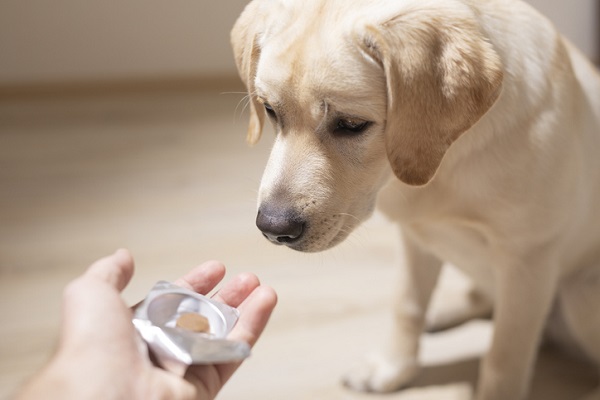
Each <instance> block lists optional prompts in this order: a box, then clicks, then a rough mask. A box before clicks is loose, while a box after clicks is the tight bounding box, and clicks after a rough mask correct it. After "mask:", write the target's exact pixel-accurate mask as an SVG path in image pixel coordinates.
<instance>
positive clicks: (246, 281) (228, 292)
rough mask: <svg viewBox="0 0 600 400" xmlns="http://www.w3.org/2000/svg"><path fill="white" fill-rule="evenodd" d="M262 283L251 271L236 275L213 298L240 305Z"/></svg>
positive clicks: (230, 304)
mask: <svg viewBox="0 0 600 400" xmlns="http://www.w3.org/2000/svg"><path fill="white" fill-rule="evenodd" d="M259 285H260V281H259V280H258V277H257V276H256V275H254V274H251V273H242V274H239V275H237V276H235V277H234V278H233V279H231V280H230V281H229V282H227V283H226V284H225V285H223V287H222V288H221V289H220V290H219V291H218V292H217V293H216V294H215V295H214V296H213V299H214V300H216V301H219V302H221V303H224V304H227V305H229V306H231V307H238V306H239V305H240V304H242V302H243V301H244V300H245V299H246V298H247V297H248V296H249V295H250V293H252V291H253V290H254V289H256V288H257V287H258V286H259Z"/></svg>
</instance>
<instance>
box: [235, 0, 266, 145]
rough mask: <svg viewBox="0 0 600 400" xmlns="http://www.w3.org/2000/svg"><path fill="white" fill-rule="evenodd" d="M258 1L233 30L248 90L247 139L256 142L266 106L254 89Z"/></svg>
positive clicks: (241, 73)
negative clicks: (248, 117) (257, 96)
mask: <svg viewBox="0 0 600 400" xmlns="http://www.w3.org/2000/svg"><path fill="white" fill-rule="evenodd" d="M260 25H261V24H260V21H259V9H258V2H257V1H253V2H251V3H249V4H248V5H247V6H246V8H245V9H244V11H243V12H242V14H241V15H240V17H239V18H238V20H237V21H236V23H235V25H234V26H233V29H232V31H231V45H232V48H233V55H234V58H235V63H236V66H237V69H238V72H239V74H240V77H241V78H242V81H243V82H244V85H246V89H247V90H248V98H249V109H250V122H249V124H248V134H247V136H246V141H247V142H248V143H250V144H255V143H256V142H258V140H259V139H260V136H261V133H262V129H263V123H264V119H265V111H264V108H263V107H262V106H261V105H260V103H259V102H258V101H257V99H256V96H255V93H254V92H255V89H254V79H255V77H256V67H257V64H258V59H259V57H260V46H259V43H258V39H259V35H260V33H259V31H258V27H259V26H260Z"/></svg>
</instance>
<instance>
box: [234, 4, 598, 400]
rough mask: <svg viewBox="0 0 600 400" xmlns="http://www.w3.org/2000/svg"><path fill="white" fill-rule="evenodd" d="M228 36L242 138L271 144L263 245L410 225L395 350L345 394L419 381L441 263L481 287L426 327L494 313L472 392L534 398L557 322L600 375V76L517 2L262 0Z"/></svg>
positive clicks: (322, 243)
mask: <svg viewBox="0 0 600 400" xmlns="http://www.w3.org/2000/svg"><path fill="white" fill-rule="evenodd" d="M231 39H232V46H233V52H234V56H235V61H236V65H237V68H238V70H239V73H240V76H241V78H242V80H243V82H244V83H245V85H246V87H247V89H248V93H249V110H250V122H249V128H248V136H247V140H248V142H249V143H251V144H253V143H256V142H257V141H258V140H259V138H260V136H261V131H262V128H263V125H264V124H265V122H266V120H270V121H271V122H272V124H273V126H274V129H275V132H276V137H275V139H274V144H273V148H272V151H271V154H270V157H269V159H268V161H267V165H266V168H265V172H264V174H263V177H262V180H261V184H260V190H259V195H258V197H259V198H258V213H257V218H256V224H257V226H258V228H259V229H260V230H261V231H262V233H263V234H264V236H265V237H266V238H268V239H269V240H270V241H271V242H273V243H275V244H282V245H286V246H288V247H289V248H291V249H294V250H298V251H304V252H316V251H322V250H326V249H328V248H331V247H333V246H335V245H336V244H338V243H340V242H342V241H343V240H344V239H345V238H346V237H347V236H348V235H349V234H350V232H352V230H353V229H354V228H355V227H356V226H357V225H359V224H360V223H361V222H362V221H364V220H366V219H367V218H368V217H369V216H370V215H371V214H372V213H373V210H374V208H375V207H376V205H377V206H379V207H380V210H381V211H382V212H383V213H384V214H385V215H387V216H388V217H389V218H390V219H391V220H392V221H394V222H395V223H397V224H398V225H399V227H400V229H399V232H400V236H399V242H400V244H401V245H402V248H403V252H402V254H403V260H402V265H401V275H402V279H399V282H398V289H397V292H396V295H397V297H396V301H395V304H394V305H393V307H394V308H393V313H394V326H393V335H392V337H393V338H394V340H392V342H391V343H390V344H389V345H388V346H387V348H386V350H385V351H384V352H382V354H381V355H380V356H378V357H374V358H369V359H368V360H365V362H363V363H361V364H360V366H358V367H357V368H355V369H353V370H351V371H350V372H348V374H347V375H346V376H345V378H344V382H345V383H346V385H347V386H349V387H351V388H353V389H357V390H363V391H375V392H388V391H393V390H397V389H399V388H402V387H404V386H406V385H408V384H410V382H411V381H412V380H413V379H414V378H415V377H416V375H417V374H418V372H419V362H418V358H417V356H418V349H419V338H420V335H421V333H422V332H423V330H424V329H425V327H426V324H427V323H428V322H427V321H426V315H427V310H428V306H429V303H430V299H431V296H432V292H433V290H434V288H435V287H436V283H437V278H438V275H439V273H440V270H441V268H442V265H443V264H444V263H450V264H452V265H454V266H456V267H458V268H459V269H461V270H462V271H464V272H465V273H466V275H467V276H469V277H470V279H471V280H472V282H473V285H474V286H473V287H474V292H473V293H471V294H472V295H471V296H469V298H468V299H469V302H468V307H466V308H465V309H463V310H461V311H456V310H455V311H454V315H451V316H450V317H449V318H447V319H446V320H445V321H443V322H440V321H438V323H436V321H432V325H431V326H429V328H432V329H436V328H440V327H441V325H453V324H457V323H460V322H464V321H466V320H468V319H469V318H472V317H474V316H478V315H480V314H482V313H486V312H489V311H491V310H492V308H493V324H494V334H493V339H492V343H491V345H490V349H489V351H488V352H487V354H486V355H485V356H484V358H483V360H482V363H481V367H480V375H479V381H478V384H477V389H476V393H475V396H476V398H477V399H479V400H492V399H498V400H507V399H510V400H518V399H524V398H526V396H527V393H528V390H529V382H530V378H531V375H532V370H533V365H534V362H535V358H536V353H537V349H538V347H539V345H540V343H541V341H542V338H543V337H544V335H545V334H546V333H547V332H548V331H549V328H548V326H550V325H552V324H549V323H548V321H549V320H551V319H552V320H555V321H559V322H560V324H559V325H562V326H564V327H566V329H565V330H566V332H567V334H566V335H563V336H562V339H561V340H563V341H564V342H565V344H567V342H569V343H574V344H576V345H577V346H578V348H579V349H581V350H582V351H583V352H584V353H585V354H586V356H587V357H589V358H590V359H591V360H593V361H594V362H596V363H600V156H599V153H598V150H600V76H599V74H598V72H597V70H596V69H595V67H594V66H593V65H592V64H591V62H589V60H587V59H586V58H585V57H584V56H583V55H582V54H581V53H580V52H579V51H578V50H577V49H576V48H575V47H574V46H573V45H572V44H571V43H569V42H568V41H567V40H566V39H565V38H563V37H562V36H561V35H560V34H559V33H558V32H557V31H556V29H555V27H554V26H553V25H552V24H551V23H550V22H549V21H548V20H547V19H546V18H545V17H543V16H542V15H540V14H539V13H538V12H537V11H535V10H534V9H533V8H531V7H530V6H528V5H527V4H526V3H524V2H522V1H521V0H396V1H392V0H253V1H252V2H250V3H249V4H248V5H247V6H246V8H245V10H244V11H243V13H242V14H241V15H240V17H239V18H238V20H237V22H236V23H235V25H234V27H233V30H232V33H231ZM550 315H552V318H550V317H549V316H550ZM592 396H597V397H594V398H598V397H600V391H597V392H595V393H594V394H592Z"/></svg>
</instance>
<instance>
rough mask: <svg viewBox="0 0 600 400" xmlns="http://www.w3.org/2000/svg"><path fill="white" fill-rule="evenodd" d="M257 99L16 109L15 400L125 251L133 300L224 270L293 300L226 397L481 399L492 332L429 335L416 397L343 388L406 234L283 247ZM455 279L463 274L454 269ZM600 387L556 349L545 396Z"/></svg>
mask: <svg viewBox="0 0 600 400" xmlns="http://www.w3.org/2000/svg"><path fill="white" fill-rule="evenodd" d="M242 99H243V95H242V94H236V93H224V94H221V93H212V92H209V93H194V92H185V93H184V92H181V93H173V92H170V93H145V94H137V95H134V94H131V95H124V94H121V95H119V96H111V95H107V94H104V95H102V96H100V97H95V98H86V97H66V98H62V99H52V98H50V97H45V98H41V99H21V100H18V101H17V100H14V101H2V102H1V103H0V320H1V321H2V323H0V398H2V399H6V398H9V397H10V394H11V393H13V392H14V390H15V388H16V387H18V385H19V384H21V383H22V382H23V380H24V379H27V377H28V376H30V375H31V373H33V372H34V371H35V370H36V369H37V368H39V367H40V366H41V365H42V364H43V363H44V361H45V360H46V359H47V358H48V356H49V354H51V352H52V348H53V344H54V342H55V340H56V335H57V326H58V318H59V305H60V298H61V290H62V287H63V286H64V285H65V283H66V282H68V281H69V280H70V279H72V278H73V277H75V276H76V275H78V274H79V273H80V272H81V271H82V270H83V269H84V268H86V267H87V265H88V264H89V263H90V262H92V261H93V260H94V259H96V258H98V257H101V256H103V255H106V254H109V253H111V252H113V251H114V250H115V249H116V248H118V247H127V248H129V249H130V250H131V251H132V252H133V254H134V257H135V259H136V265H137V274H136V276H135V277H134V280H133V282H132V283H131V285H130V286H129V287H128V288H127V289H126V291H125V293H124V296H125V298H126V299H127V301H128V302H130V303H134V302H136V301H137V300H139V299H140V298H142V297H143V296H144V294H145V293H146V291H147V290H148V289H149V288H150V287H151V286H152V284H153V283H154V282H155V281H157V280H160V279H169V280H170V279H175V278H177V277H178V276H179V275H181V274H182V273H183V272H185V271H187V270H188V269H189V268H190V267H192V266H194V265H195V264H197V263H200V262H201V261H204V260H206V259H209V258H210V259H220V260H221V261H223V262H224V263H225V264H226V265H227V266H228V268H229V274H235V273H237V272H240V271H253V272H255V273H257V274H258V275H259V276H260V277H261V279H262V281H263V282H264V283H266V284H269V285H271V286H273V287H274V288H275V289H276V290H277V292H278V294H279V298H280V302H279V305H278V308H277V310H276V312H275V314H274V316H273V318H272V320H271V323H270V325H269V327H268V329H267V331H266V332H265V334H264V336H263V338H262V340H261V341H260V342H259V344H258V345H257V347H256V348H255V350H254V354H253V356H252V357H251V358H250V359H249V360H248V361H247V363H246V364H245V365H244V367H243V368H242V369H241V370H240V371H239V373H238V374H237V375H236V376H235V377H234V378H233V379H232V380H231V381H230V383H229V384H228V386H227V387H226V389H225V390H224V391H223V392H222V393H221V395H220V397H219V398H220V399H231V400H233V399H236V400H239V399H248V400H250V399H257V400H258V399H260V400H268V399H273V400H282V399H286V400H295V399H298V400H300V399H302V400H315V399H326V400H329V399H405V400H409V399H412V400H415V399H436V400H438V399H443V400H453V399H466V398H468V397H469V394H470V392H471V386H472V384H473V383H474V381H475V379H476V375H477V368H478V364H479V359H480V356H481V354H482V353H483V352H484V351H485V349H486V347H487V346H488V343H489V340H490V335H491V327H490V324H489V322H487V321H475V322H472V323H469V324H467V325H465V326H463V327H460V328H457V329H454V330H451V331H447V332H443V333H439V334H435V335H425V336H424V346H423V349H422V359H423V361H424V364H425V365H426V368H425V369H424V372H423V375H422V376H421V378H420V379H419V381H418V382H417V383H416V384H415V385H414V386H413V387H411V388H409V389H407V390H405V391H401V392H397V393H393V394H390V395H367V394H356V393H352V392H350V391H348V390H346V389H344V388H343V387H341V385H340V384H339V378H340V376H341V375H342V373H343V372H344V371H345V369H346V368H347V367H348V365H349V364H351V363H353V362H355V361H356V360H358V359H359V358H360V357H361V356H362V355H363V354H364V353H366V352H369V351H370V350H373V349H376V348H378V347H380V346H381V343H382V341H383V340H384V339H385V338H386V333H387V327H388V326H389V325H390V322H389V318H388V314H389V301H390V298H391V290H392V286H393V280H394V277H395V268H394V265H395V263H396V258H397V255H396V249H395V236H394V228H393V227H392V226H390V225H389V224H388V222H387V221H386V220H385V219H384V218H383V217H381V216H380V215H378V214H376V215H375V216H374V217H373V219H371V220H370V221H369V222H368V223H366V224H365V225H364V226H363V227H362V228H361V229H359V230H358V231H357V232H356V233H355V234H353V235H352V236H351V237H350V238H349V239H348V240H347V241H346V243H344V244H342V245H341V246H339V247H337V248H335V249H333V250H330V251H328V252H325V253H320V254H311V255H307V254H300V253H295V252H293V251H291V250H288V249H285V248H281V247H276V246H273V245H271V244H269V243H267V241H266V240H265V239H263V238H262V236H261V235H260V234H259V232H258V231H257V229H256V228H255V226H254V218H255V209H256V206H255V197H256V192H257V187H258V183H259V179H260V175H261V172H262V169H263V166H264V164H265V161H266V158H267V155H268V151H269V147H270V144H271V142H272V138H273V134H272V133H271V132H266V133H265V136H264V138H263V140H262V141H261V143H259V144H258V145H257V146H255V147H254V148H249V147H248V146H247V145H246V144H245V142H244V135H245V129H246V116H245V115H244V114H243V113H242V110H243V108H244V104H243V102H242ZM445 282H449V283H450V284H451V285H452V284H455V285H457V284H460V277H459V276H456V275H455V274H453V273H452V271H450V272H449V273H447V274H446V276H445ZM91 345H93V343H91ZM594 384H595V374H594V371H593V370H592V369H591V368H590V367H589V366H587V365H584V364H580V363H578V362H575V361H573V360H570V359H568V358H565V357H564V356H562V355H560V354H558V353H556V352H554V351H550V350H547V351H544V352H542V355H541V358H540V361H539V362H538V367H537V370H536V376H535V381H534V385H533V394H532V397H531V398H532V399H539V400H542V399H543V400H565V399H575V398H577V397H578V396H579V395H580V394H582V393H584V392H586V390H588V389H589V388H591V387H592V386H593V385H594Z"/></svg>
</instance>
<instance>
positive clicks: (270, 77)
mask: <svg viewBox="0 0 600 400" xmlns="http://www.w3.org/2000/svg"><path fill="white" fill-rule="evenodd" d="M438 3H439V4H438ZM232 44H233V49H234V55H235V59H236V63H237V66H238V69H239V72H240V75H241V77H242V79H243V81H244V83H245V84H246V87H247V88H248V92H249V99H250V102H249V105H250V125H249V129H248V137H247V139H248V141H249V142H250V143H255V142H257V141H258V140H259V138H260V136H261V131H262V127H263V124H264V121H265V119H266V118H268V119H270V120H271V122H272V123H273V125H274V127H275V131H276V138H275V142H274V146H273V149H272V153H271V156H270V158H269V161H268V163H267V167H266V170H265V173H264V175H263V179H262V182H261V187H260V191H259V210H258V216H257V225H258V227H259V228H260V229H261V230H262V231H263V233H264V235H265V236H266V237H267V238H269V239H270V240H271V241H273V242H274V243H281V244H286V245H288V246H289V247H291V248H293V249H296V250H301V251H319V250H324V249H326V248H329V247H332V246H334V245H335V244H337V243H339V242H341V241H342V240H343V239H344V238H346V237H347V235H348V234H349V233H350V232H351V231H352V230H353V228H354V227H356V226H357V225H358V224H359V223H360V222H362V221H363V220H365V219H366V218H367V217H368V216H369V215H370V214H371V213H372V211H373V208H374V204H375V199H376V195H377V192H378V191H379V189H380V188H381V186H382V185H383V184H384V182H385V181H386V180H387V178H388V176H391V175H392V174H391V172H390V171H393V173H394V174H395V175H396V177H397V178H398V179H400V180H401V181H403V182H404V183H406V184H408V185H412V186H422V185H426V184H427V183H428V182H429V181H430V180H431V179H433V177H434V175H435V174H436V171H437V170H438V168H439V166H440V163H441V161H442V158H443V157H444V155H445V154H446V151H447V150H448V149H449V147H450V146H451V145H452V144H453V143H454V142H455V141H456V140H457V139H458V138H459V137H460V136H461V135H462V134H463V133H464V132H465V131H467V130H468V129H469V128H470V127H471V126H472V125H474V124H475V123H476V122H477V121H478V120H479V119H480V118H481V116H482V115H483V114H485V113H486V112H487V110H488V109H489V108H490V107H491V106H492V104H493V103H494V102H495V100H496V98H497V97H498V94H499V91H500V86H501V82H502V68H501V64H500V61H499V58H498V56H497V54H496V53H495V52H494V50H493V48H492V46H491V45H490V43H489V42H488V41H487V40H486V39H485V37H484V36H483V35H482V33H481V31H480V30H479V28H478V26H477V24H476V22H475V18H474V16H473V15H472V14H471V11H470V9H468V8H467V7H464V6H460V5H458V4H455V3H454V2H453V1H452V0H446V1H439V2H436V1H433V2H431V1H429V2H424V1H414V0H407V1H400V2H390V1H383V0H382V1H373V0H359V1H356V0H355V1H348V0H302V1H293V0H254V1H253V2H252V3H250V4H249V5H248V6H247V7H246V9H245V10H244V12H243V13H242V15H241V16H240V18H239V19H238V21H237V23H236V25H235V26H234V29H233V31H232ZM390 167H391V168H390Z"/></svg>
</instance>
